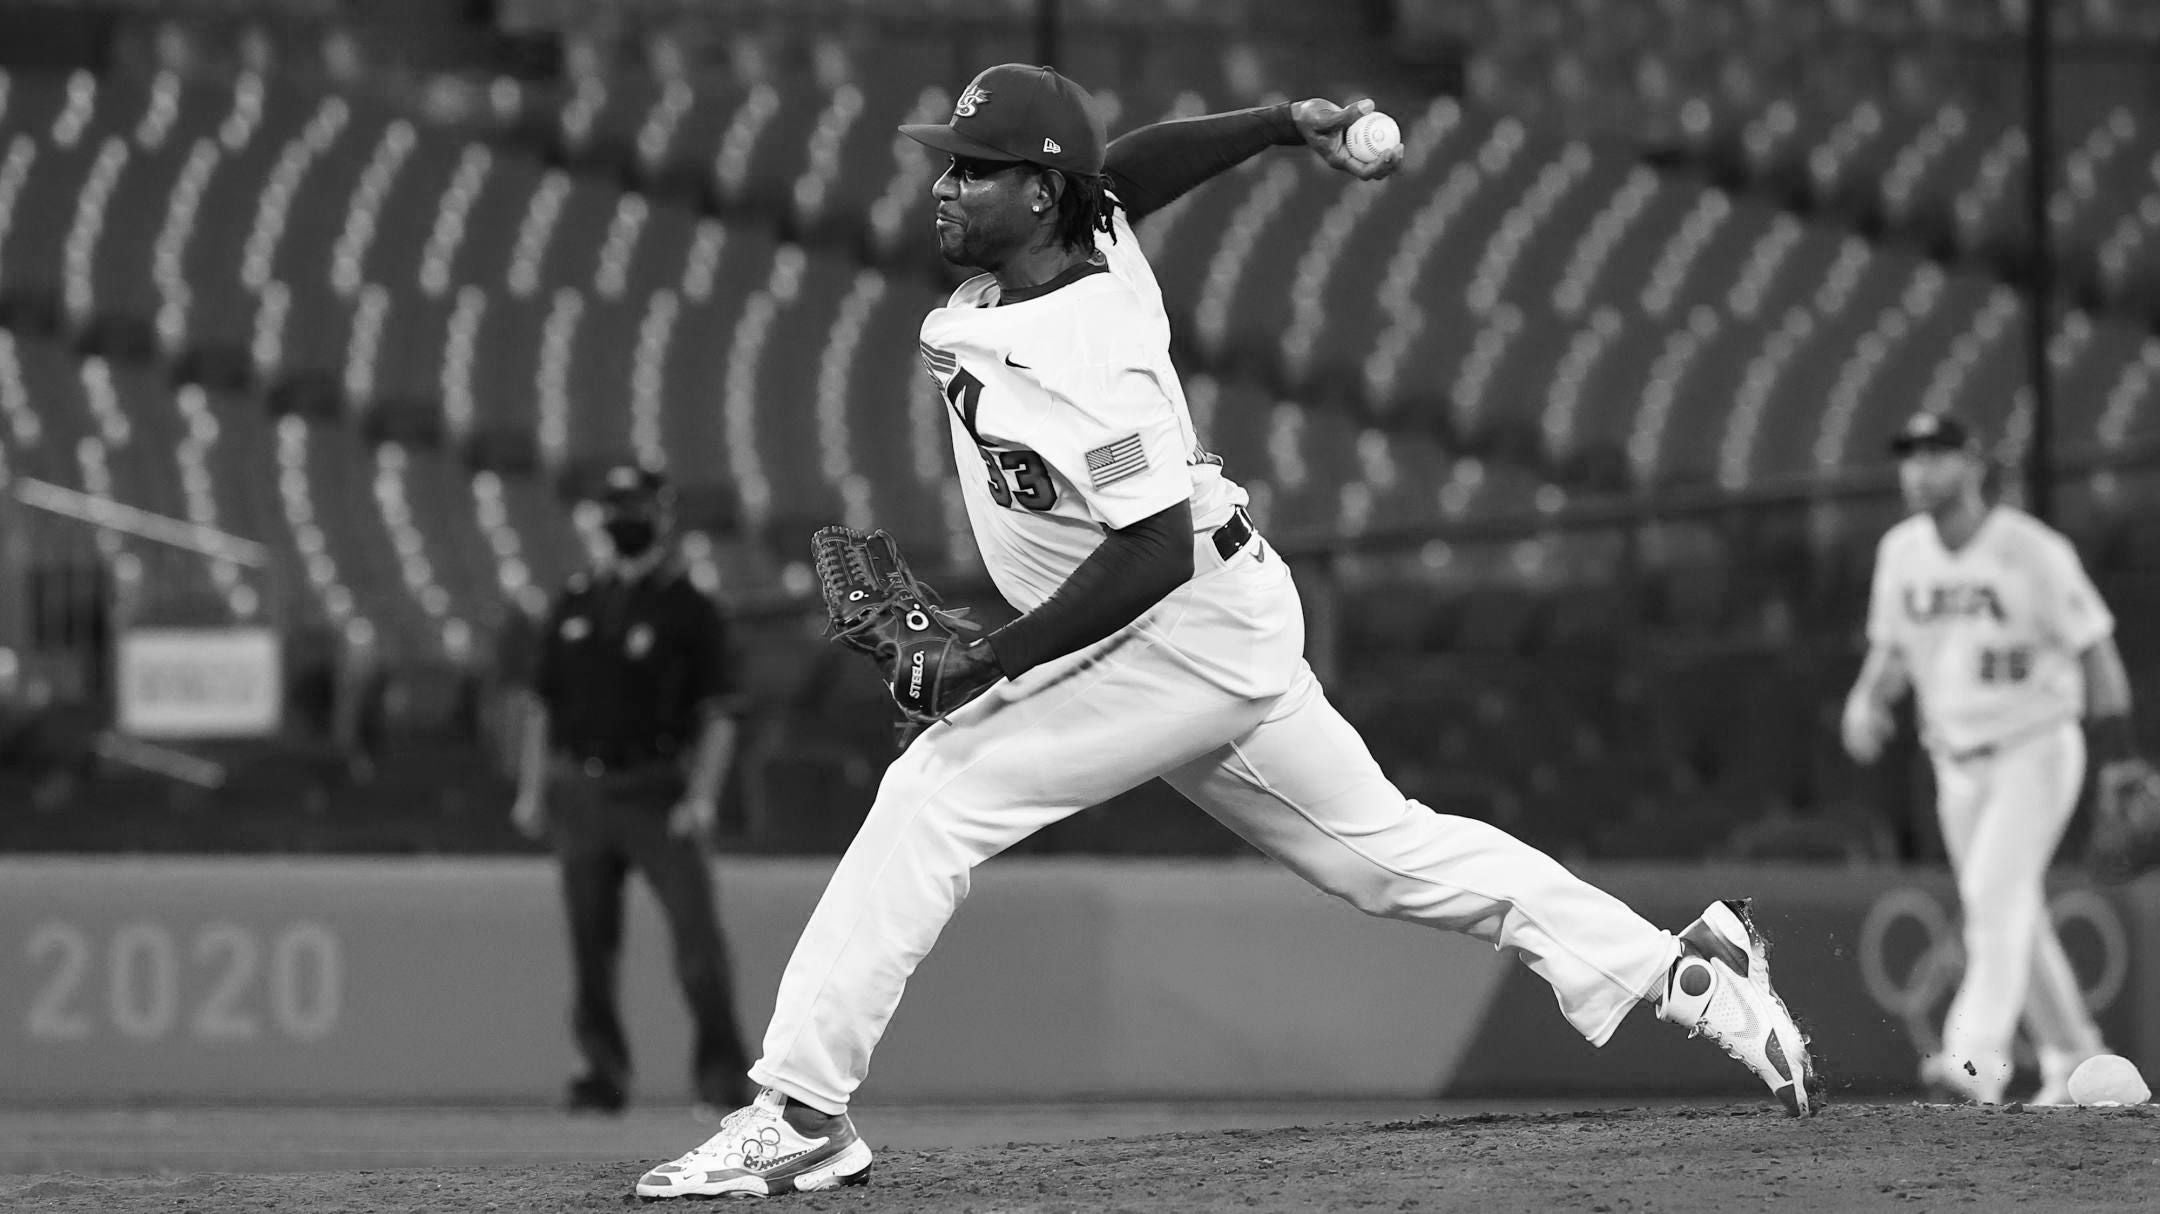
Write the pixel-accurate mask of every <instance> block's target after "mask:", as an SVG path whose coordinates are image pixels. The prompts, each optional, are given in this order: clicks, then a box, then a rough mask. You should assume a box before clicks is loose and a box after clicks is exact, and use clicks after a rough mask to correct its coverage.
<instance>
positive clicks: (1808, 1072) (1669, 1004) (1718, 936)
mask: <svg viewBox="0 0 2160 1214" xmlns="http://www.w3.org/2000/svg"><path fill="white" fill-rule="evenodd" d="M1746 910H1747V903H1745V902H1713V903H1711V904H1710V909H1708V910H1706V911H1704V912H1703V913H1702V917H1701V918H1699V919H1697V920H1695V922H1693V923H1690V924H1688V926H1687V928H1686V929H1685V930H1683V931H1682V932H1681V933H1680V946H1681V952H1680V959H1679V960H1678V961H1675V962H1674V963H1673V968H1672V973H1671V974H1670V975H1669V976H1668V977H1667V978H1666V980H1665V998H1664V999H1663V1001H1661V1002H1660V1003H1659V1005H1658V1015H1659V1017H1660V1018H1662V1019H1665V1020H1670V1021H1672V1022H1673V1023H1674V1024H1678V1025H1681V1026H1683V1027H1685V1028H1686V1029H1687V1030H1688V1034H1689V1035H1690V1036H1694V1035H1696V1034H1698V1033H1699V1034H1701V1035H1702V1036H1705V1037H1708V1038H1709V1039H1710V1040H1712V1041H1715V1042H1717V1043H1718V1045H1719V1046H1721V1047H1722V1048H1723V1049H1724V1050H1725V1052H1726V1053H1728V1054H1731V1055H1732V1056H1733V1057H1734V1058H1737V1059H1739V1060H1740V1061H1741V1062H1742V1063H1745V1064H1746V1065H1747V1068H1748V1069H1749V1070H1751V1071H1753V1072H1755V1074H1756V1077H1757V1078H1759V1079H1761V1080H1762V1081H1763V1082H1764V1083H1765V1084H1767V1085H1769V1088H1770V1091H1771V1093H1772V1094H1774V1095H1775V1096H1776V1097H1777V1098H1778V1100H1779V1102H1780V1103H1782V1104H1783V1105H1784V1106H1785V1111H1786V1112H1787V1113H1788V1114H1790V1115H1792V1116H1794V1117H1804V1116H1811V1115H1813V1114H1814V1113H1815V1111H1816V1106H1817V1105H1818V1104H1820V1099H1819V1098H1818V1096H1817V1095H1816V1093H1815V1091H1814V1090H1813V1089H1814V1085H1815V1066H1814V1063H1813V1062H1811V1061H1810V1060H1809V1058H1808V1052H1807V1038H1806V1037H1805V1036H1803V1035H1802V1034H1801V1032H1800V1026H1799V1025H1797V1024H1795V1023H1793V1018H1792V1013H1791V1012H1788V1011H1786V1010H1785V1001H1784V1000H1782V999H1780V998H1778V996H1777V992H1776V991H1774V990H1772V989H1770V959H1769V954H1768V951H1767V950H1766V949H1765V947H1764V945H1763V941H1762V937H1761V936H1759V935H1757V934H1756V932H1755V929H1754V926H1753V925H1752V924H1750V923H1749V922H1748V921H1747V918H1746Z"/></svg>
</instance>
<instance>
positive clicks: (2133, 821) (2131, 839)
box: [2086, 759, 2160, 881]
mask: <svg viewBox="0 0 2160 1214" xmlns="http://www.w3.org/2000/svg"><path fill="white" fill-rule="evenodd" d="M2086 860H2087V862H2088V863H2089V864H2090V865H2091V867H2092V870H2093V872H2094V873H2095V874H2096V875H2097V876H2099V877H2100V878H2101V879H2102V880H2104V881H2128V880H2130V879H2131V878H2133V877H2137V876H2139V875H2141V874H2143V873H2146V872H2150V871H2152V870H2153V869H2155V868H2160V772H2155V771H2154V770H2153V766H2152V764H2150V763H2148V762H2146V761H2145V760H2144V759H2118V760H2116V761H2115V762H2112V763H2109V764H2107V765H2105V766H2103V767H2102V768H2101V769H2100V774H2099V778H2098V780H2097V782H2096V787H2095V790H2094V797H2093V827H2092V837H2091V838H2090V840H2088V842H2087V846H2086Z"/></svg>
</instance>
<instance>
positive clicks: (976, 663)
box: [811, 527, 1003, 724]
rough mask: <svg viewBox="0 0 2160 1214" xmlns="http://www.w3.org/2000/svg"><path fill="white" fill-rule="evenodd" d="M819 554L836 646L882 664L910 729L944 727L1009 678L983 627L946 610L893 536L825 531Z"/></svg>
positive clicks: (820, 533) (818, 539) (815, 542)
mask: <svg viewBox="0 0 2160 1214" xmlns="http://www.w3.org/2000/svg"><path fill="white" fill-rule="evenodd" d="M811 551H812V556H813V558H814V562H815V565H816V568H817V574H818V582H819V584H820V586H821V587H822V589H823V590H824V593H825V615H826V618H827V619H828V620H829V621H830V622H831V624H832V635H833V639H834V640H836V641H839V642H840V643H841V644H843V645H846V646H847V647H848V648H850V649H853V650H855V651H857V652H859V653H864V654H868V655H869V656H870V658H871V659H872V660H873V661H875V662H876V663H877V667H878V674H879V675H880V676H881V677H882V678H883V679H884V680H885V687H886V690H887V691H889V692H891V693H892V697H893V703H894V704H896V705H898V706H899V708H900V711H901V712H902V713H903V714H905V715H906V716H907V718H908V719H909V720H910V721H913V722H915V723H917V724H928V723H930V722H932V721H938V720H942V719H943V718H944V717H945V716H946V715H947V714H949V713H951V712H952V711H953V710H954V709H956V708H959V707H960V706H961V705H963V704H966V703H967V702H968V701H970V700H972V699H974V698H975V697H976V696H979V695H981V694H982V693H983V692H984V691H986V690H988V689H989V687H990V685H991V684H992V683H995V682H997V681H998V679H1000V678H1002V677H1003V672H1002V671H1000V670H999V669H998V665H997V659H996V656H995V655H994V654H992V653H991V652H990V647H989V646H988V645H987V644H984V643H983V642H982V640H981V635H982V626H981V625H979V624H977V623H975V622H974V621H973V620H970V619H968V618H966V617H965V616H964V615H962V614H960V613H959V612H954V611H946V610H943V609H942V608H940V607H939V606H938V605H937V596H936V595H935V594H934V593H933V592H932V591H931V590H930V588H929V587H927V586H925V585H923V584H922V583H921V582H920V581H917V580H916V578H915V575H914V573H913V572H912V571H911V570H909V569H908V566H907V561H906V560H905V559H903V558H902V557H901V555H900V547H899V545H898V544H897V543H895V542H894V541H893V538H892V536H891V535H889V534H887V533H886V532H884V531H882V530H879V531H872V532H870V533H868V534H865V533H863V532H860V531H856V530H854V529H853V528H851V527H820V528H819V529H818V530H817V533H816V534H815V535H813V536H812V537H811Z"/></svg>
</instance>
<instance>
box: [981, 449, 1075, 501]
mask: <svg viewBox="0 0 2160 1214" xmlns="http://www.w3.org/2000/svg"><path fill="white" fill-rule="evenodd" d="M976 450H977V451H979V452H981V453H982V459H983V467H984V468H985V469H987V470H988V471H989V473H990V496H991V497H992V498H994V499H996V501H997V504H998V505H1000V506H1011V505H1013V504H1015V503H1018V504H1020V505H1022V506H1025V507H1027V508H1028V509H1030V510H1048V509H1049V508H1050V507H1052V506H1055V505H1057V483H1056V482H1055V481H1052V480H1051V479H1050V469H1049V467H1048V466H1047V465H1045V464H1044V463H1043V458H1042V456H1040V455H1037V454H1035V453H1034V452H1033V451H1029V450H1026V449H1024V448H1015V449H1013V450H1010V451H993V450H991V449H990V448H988V447H978V448H976Z"/></svg>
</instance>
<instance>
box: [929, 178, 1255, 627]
mask: <svg viewBox="0 0 2160 1214" xmlns="http://www.w3.org/2000/svg"><path fill="white" fill-rule="evenodd" d="M1111 237H1114V239H1111V238H1104V237H1098V239H1099V240H1100V242H1101V244H1100V250H1101V251H1100V252H1099V253H1098V254H1097V256H1096V259H1095V262H1094V263H1093V265H1092V267H1091V268H1092V269H1093V270H1094V271H1095V272H1093V273H1088V274H1086V276H1085V277H1081V278H1078V279H1077V280H1074V281H1070V282H1067V283H1066V284H1065V285H1063V286H1061V287H1058V288H1057V289H1055V290H1053V291H1050V292H1049V293H1048V294H1045V295H1040V296H1035V297H1033V298H1030V299H1025V300H1020V301H1016V302H1013V303H1007V304H1003V305H1000V304H999V298H1000V291H999V287H998V283H997V279H996V278H995V277H994V276H992V275H989V274H980V275H977V276H976V277H974V278H971V279H969V280H968V281H967V282H965V283H962V284H961V286H960V288H959V289H958V290H957V291H954V292H953V295H952V299H951V300H950V301H949V302H948V303H947V304H946V305H945V306H944V307H942V308H939V309H937V310H936V311H933V312H931V313H930V315H929V316H928V317H926V318H925V319H924V320H923V325H922V356H923V363H924V365H925V366H926V367H927V368H928V369H929V371H930V375H931V378H932V379H934V380H936V381H937V386H938V391H939V392H940V393H942V394H943V395H944V398H945V401H946V404H947V406H948V408H947V414H948V417H949V420H950V421H951V423H952V440H953V458H954V459H955V460H956V461H957V462H958V463H959V466H960V479H961V482H962V485H963V486H964V493H965V498H966V502H967V512H968V521H969V523H970V525H971V526H972V527H973V528H974V531H975V542H976V543H977V544H978V545H979V546H980V547H981V549H982V556H983V564H984V565H985V566H986V567H987V568H988V569H989V571H990V576H991V578H992V580H994V581H995V582H996V583H997V587H998V591H999V593H1001V594H1003V595H1004V596H1005V600H1006V601H1007V602H1009V603H1011V604H1012V605H1013V606H1014V607H1017V608H1019V609H1020V610H1022V611H1032V610H1034V608H1035V607H1036V606H1038V605H1039V604H1041V603H1042V601H1043V600H1044V599H1047V598H1049V597H1050V595H1051V594H1052V593H1053V592H1055V591H1056V590H1057V588H1058V587H1059V586H1062V585H1063V584H1064V583H1065V580H1066V579H1067V578H1068V577H1070V576H1071V575H1072V572H1073V570H1074V569H1075V568H1077V567H1078V566H1079V564H1080V562H1082V561H1084V560H1086V559H1087V557H1088V554H1089V553H1092V552H1093V551H1095V547H1096V545H1098V544H1100V543H1101V542H1102V538H1103V533H1104V529H1105V528H1109V529H1113V530H1114V529H1117V528H1122V527H1127V526H1130V525H1131V524H1133V523H1136V522H1139V521H1140V520H1141V519H1144V518H1147V517H1148V516H1150V515H1153V514H1159V513H1161V512H1162V511H1164V510H1167V509H1169V508H1170V507H1172V506H1174V505H1176V504H1177V503H1178V502H1180V501H1186V500H1189V501H1191V503H1192V511H1193V525H1194V527H1195V528H1196V529H1198V530H1202V531H1205V530H1210V529H1212V528H1214V527H1217V526H1220V525H1221V524H1222V523H1223V522H1224V521H1225V520H1227V519H1228V518H1229V517H1230V513H1231V511H1232V510H1233V509H1235V508H1236V507H1238V506H1240V505H1242V504H1244V502H1245V501H1246V494H1245V491H1244V489H1242V488H1240V487H1239V486H1238V485H1237V484H1236V483H1234V482H1232V481H1230V480H1227V479H1225V478H1224V477H1223V475H1222V467H1221V461H1220V460H1218V459H1216V458H1215V457H1214V456H1212V455H1209V454H1207V452H1206V451H1204V450H1202V448H1201V446H1200V442H1199V437H1198V436H1197V435H1196V434H1195V433H1194V431H1193V423H1192V415H1191V413H1190V412H1189V411H1188V409H1187V407H1186V404H1185V390H1184V388H1183V387H1182V386H1181V385H1180V384H1179V383H1178V377H1177V371H1176V368H1174V367H1173V366H1172V365H1171V362H1170V319H1169V317H1168V316H1167V315H1166V314H1165V313H1164V311H1163V302H1162V290H1161V288H1159V287H1158V286H1157V285H1156V283H1155V273H1154V271H1153V270H1152V269H1150V268H1149V267H1148V263H1147V259H1146V257H1144V256H1143V255H1142V254H1141V252H1140V242H1139V240H1138V238H1137V237H1135V236H1134V235H1133V233H1132V229H1131V228H1130V227H1128V226H1127V225H1126V222H1125V217H1124V215H1123V214H1122V213H1121V214H1119V215H1118V217H1117V219H1116V221H1115V229H1114V231H1113V232H1112V233H1111Z"/></svg>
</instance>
